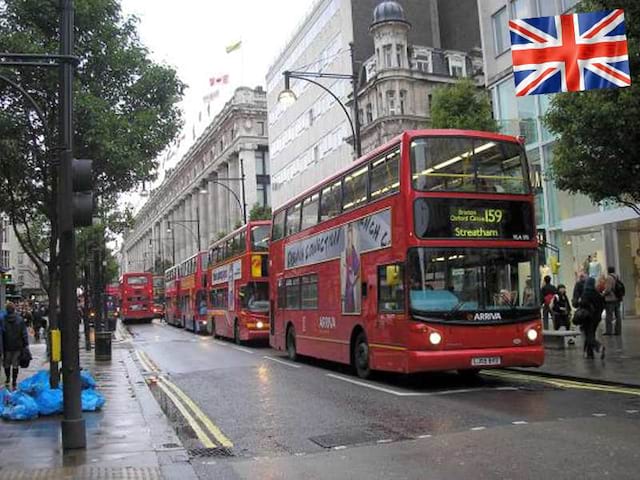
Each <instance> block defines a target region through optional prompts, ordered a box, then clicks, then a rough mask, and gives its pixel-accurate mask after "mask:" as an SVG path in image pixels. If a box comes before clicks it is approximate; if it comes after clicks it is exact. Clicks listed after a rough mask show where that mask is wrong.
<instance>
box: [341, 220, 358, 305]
mask: <svg viewBox="0 0 640 480" xmlns="http://www.w3.org/2000/svg"><path fill="white" fill-rule="evenodd" d="M345 229H346V232H347V233H346V241H345V244H344V250H343V251H342V255H341V256H340V286H341V288H340V297H341V298H342V313H344V314H359V313H360V306H361V305H360V304H361V299H362V295H361V291H360V290H361V282H360V252H359V251H358V247H359V246H360V242H359V241H358V229H357V228H355V226H354V223H349V224H347V226H346V227H345Z"/></svg>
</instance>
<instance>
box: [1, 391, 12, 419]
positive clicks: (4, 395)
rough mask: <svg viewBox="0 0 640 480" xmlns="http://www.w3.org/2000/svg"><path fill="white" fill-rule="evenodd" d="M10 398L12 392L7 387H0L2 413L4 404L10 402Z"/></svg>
mask: <svg viewBox="0 0 640 480" xmlns="http://www.w3.org/2000/svg"><path fill="white" fill-rule="evenodd" d="M10 399H11V392H10V391H9V390H7V389H6V388H0V413H2V409H3V408H4V406H5V405H8V404H9V400H10Z"/></svg>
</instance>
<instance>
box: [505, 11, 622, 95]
mask: <svg viewBox="0 0 640 480" xmlns="http://www.w3.org/2000/svg"><path fill="white" fill-rule="evenodd" d="M509 30H510V33H511V53H512V57H513V71H514V80H515V83H516V95H517V96H519V97H521V96H524V95H538V94H542V93H556V92H577V91H583V90H594V89H600V88H619V87H628V86H629V85H631V74H630V71H629V53H628V50H627V37H626V30H625V23H624V11H623V10H620V9H618V10H610V11H602V12H592V13H578V14H573V15H560V16H555V17H539V18H525V19H519V20H510V21H509Z"/></svg>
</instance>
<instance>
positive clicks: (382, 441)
mask: <svg viewBox="0 0 640 480" xmlns="http://www.w3.org/2000/svg"><path fill="white" fill-rule="evenodd" d="M391 442H393V439H391V438H384V439H382V440H378V441H377V442H376V443H391Z"/></svg>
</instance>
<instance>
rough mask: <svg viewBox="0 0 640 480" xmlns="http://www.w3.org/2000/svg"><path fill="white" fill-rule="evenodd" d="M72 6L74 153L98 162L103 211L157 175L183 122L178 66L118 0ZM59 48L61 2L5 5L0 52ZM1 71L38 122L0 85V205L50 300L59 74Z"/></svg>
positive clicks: (54, 282) (24, 0)
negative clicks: (158, 59) (164, 57)
mask: <svg viewBox="0 0 640 480" xmlns="http://www.w3.org/2000/svg"><path fill="white" fill-rule="evenodd" d="M75 6H76V12H75V21H76V29H75V39H76V49H75V54H76V55H77V56H78V57H79V59H80V61H79V63H78V66H77V68H76V77H75V82H74V102H75V105H74V114H75V116H74V129H75V150H74V156H75V157H76V158H90V159H93V160H94V177H95V178H94V180H95V185H96V188H95V193H96V195H97V196H98V197H99V198H100V201H101V208H102V210H103V212H112V211H113V210H114V209H115V208H116V205H117V198H118V196H119V194H120V193H122V192H124V191H128V190H131V189H133V188H135V187H136V186H137V185H139V184H140V183H141V182H143V181H149V180H151V179H152V178H153V177H154V175H155V170H156V168H157V162H156V160H155V159H156V158H157V156H158V155H159V153H160V152H161V151H162V150H163V149H164V148H165V147H166V146H167V145H168V144H169V142H171V140H172V139H173V138H174V137H175V136H176V135H177V133H178V131H179V130H180V128H181V125H182V121H181V114H180V110H179V109H178V107H177V102H178V101H179V100H180V99H181V98H182V93H183V90H184V85H183V84H182V82H180V80H179V79H178V78H177V75H176V72H175V70H174V69H172V68H170V67H168V66H165V65H159V64H156V63H154V62H153V61H152V60H151V59H150V58H149V52H148V51H147V49H146V48H145V47H144V46H143V45H142V44H141V42H140V40H139V38H138V35H137V31H136V30H137V19H136V18H135V17H126V18H125V17H123V14H122V12H121V8H120V2H119V0H76V2H75ZM58 48H59V12H58V9H57V2H55V1H47V2H43V1H42V0H5V1H4V2H2V6H1V7H0V51H7V52H19V53H57V52H58ZM7 76H10V77H11V79H12V80H13V81H15V82H16V83H17V84H19V85H20V86H22V87H23V88H24V89H25V90H26V91H27V92H29V93H30V94H31V96H32V97H33V98H34V99H35V101H36V102H37V103H38V104H39V106H40V108H41V109H42V112H43V114H44V118H42V119H40V118H38V116H36V115H35V114H34V111H33V109H32V107H31V106H30V104H28V103H27V102H26V101H25V97H24V96H23V95H22V94H21V93H20V92H19V91H17V90H16V89H15V88H13V87H11V86H10V85H8V84H6V83H4V82H0V208H1V209H2V210H5V211H6V213H7V214H8V215H9V217H10V220H11V223H12V224H13V226H14V231H15V233H16V235H17V236H18V239H19V241H20V244H21V245H22V247H23V249H24V251H25V252H26V253H27V255H29V257H30V258H31V260H32V261H33V262H34V264H35V265H36V268H37V270H38V274H39V276H40V280H41V283H42V285H43V287H44V288H45V290H47V293H48V295H49V298H50V299H51V301H52V302H53V301H55V299H57V294H58V283H59V278H58V250H57V243H58V228H57V215H56V209H55V205H56V198H57V169H56V167H55V165H54V162H53V160H54V159H56V158H57V155H58V150H57V147H56V145H57V144H58V143H57V142H58V140H57V139H58V138H59V131H58V115H59V105H58V82H59V78H58V73H57V71H55V69H46V68H20V69H14V70H13V71H12V72H10V73H7ZM125 217H126V214H125ZM118 222H119V220H118V221H115V223H114V224H115V225H116V227H114V228H115V229H116V230H117V228H118V227H117V225H118ZM125 223H126V222H125ZM112 226H113V225H112Z"/></svg>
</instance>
